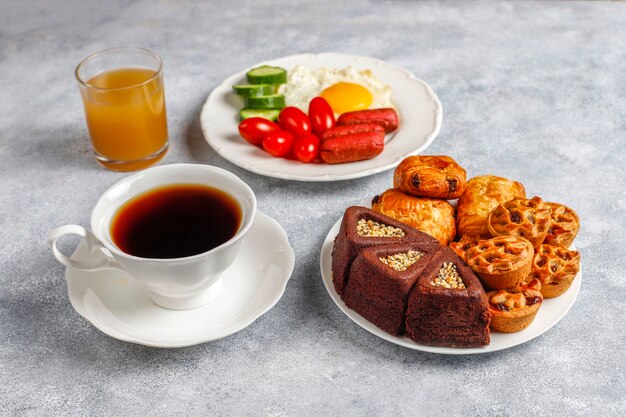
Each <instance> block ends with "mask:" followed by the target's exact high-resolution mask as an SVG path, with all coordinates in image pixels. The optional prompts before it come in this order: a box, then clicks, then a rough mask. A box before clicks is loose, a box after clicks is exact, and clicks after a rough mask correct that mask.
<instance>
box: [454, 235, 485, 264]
mask: <svg viewBox="0 0 626 417" xmlns="http://www.w3.org/2000/svg"><path fill="white" fill-rule="evenodd" d="M479 241H480V237H478V236H470V235H463V237H462V238H461V239H460V240H459V241H458V242H452V243H450V249H452V250H453V251H454V253H456V254H457V255H458V256H459V258H461V259H463V262H465V263H467V258H466V257H465V252H467V251H468V250H469V248H471V247H474V246H476V245H477V244H478V242H479Z"/></svg>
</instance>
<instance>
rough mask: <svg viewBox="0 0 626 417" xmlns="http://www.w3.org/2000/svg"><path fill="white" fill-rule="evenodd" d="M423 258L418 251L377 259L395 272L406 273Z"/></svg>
mask: <svg viewBox="0 0 626 417" xmlns="http://www.w3.org/2000/svg"><path fill="white" fill-rule="evenodd" d="M422 256H424V254H423V253H422V252H420V251H416V250H410V251H408V252H404V253H396V254H395V255H389V256H382V257H380V258H378V259H379V260H380V261H381V262H382V263H384V264H385V265H387V266H390V267H391V268H393V269H395V270H396V271H400V272H402V271H406V270H407V269H408V268H409V267H410V266H411V265H413V264H414V263H415V262H417V261H418V260H419V258H421V257H422Z"/></svg>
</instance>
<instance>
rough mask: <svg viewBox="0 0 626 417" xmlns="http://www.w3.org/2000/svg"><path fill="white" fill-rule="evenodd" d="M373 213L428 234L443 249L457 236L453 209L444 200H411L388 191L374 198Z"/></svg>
mask: <svg viewBox="0 0 626 417" xmlns="http://www.w3.org/2000/svg"><path fill="white" fill-rule="evenodd" d="M372 210H374V211H376V212H378V213H383V214H385V215H387V216H389V217H393V218H394V219H396V220H398V221H400V222H402V223H405V224H408V225H409V226H411V227H414V228H416V229H418V230H421V231H422V232H425V233H428V234H429V235H431V236H433V237H435V238H436V239H437V240H438V241H439V242H440V243H441V244H442V245H444V246H448V243H450V242H451V241H452V240H453V239H454V237H455V235H456V224H455V221H454V207H452V206H451V205H450V203H448V202H447V201H446V200H440V199H435V198H425V197H422V198H420V197H414V196H412V195H408V194H405V193H404V192H402V191H401V190H399V189H398V188H391V189H389V190H387V191H385V192H384V193H382V194H381V195H378V196H376V197H374V199H373V200H372Z"/></svg>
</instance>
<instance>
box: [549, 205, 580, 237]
mask: <svg viewBox="0 0 626 417" xmlns="http://www.w3.org/2000/svg"><path fill="white" fill-rule="evenodd" d="M544 204H545V205H546V206H548V207H549V208H550V209H551V210H552V224H551V225H550V228H549V229H548V234H547V235H546V238H545V240H544V243H548V244H551V245H563V246H565V247H566V248H569V247H570V245H571V244H572V242H574V239H575V238H576V234H578V229H579V228H580V221H579V220H578V215H577V214H576V212H575V211H574V210H572V209H571V208H569V207H567V206H564V205H563V204H559V203H544Z"/></svg>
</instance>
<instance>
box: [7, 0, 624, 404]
mask: <svg viewBox="0 0 626 417" xmlns="http://www.w3.org/2000/svg"><path fill="white" fill-rule="evenodd" d="M118 45H140V46H144V47H147V48H150V49H153V50H155V51H158V52H159V53H160V54H161V55H162V57H163V59H164V61H165V75H166V94H167V104H168V113H169V126H170V137H171V145H172V147H171V150H170V153H169V155H168V156H167V158H166V159H165V160H164V162H162V163H174V162H195V163H203V164H204V163H206V164H212V165H217V166H220V167H223V168H226V169H228V170H230V171H232V172H234V173H236V174H237V175H239V176H241V177H242V178H243V179H244V180H245V181H246V182H248V183H249V184H250V185H251V186H252V188H253V189H254V190H255V192H256V193H257V196H258V200H259V207H260V209H261V210H263V211H265V212H266V213H269V214H271V215H272V216H273V217H275V218H276V219H277V220H278V221H279V222H280V223H281V224H282V225H283V226H284V228H285V229H286V230H287V233H288V235H289V238H290V240H291V243H292V245H293V247H294V249H295V252H296V257H297V261H296V268H295V271H294V273H293V277H292V279H291V281H290V282H289V285H288V287H287V291H286V292H285V295H284V296H283V298H282V299H281V300H280V302H279V303H278V304H277V305H276V306H275V307H274V308H273V309H272V310H270V311H269V312H268V313H267V314H266V315H264V316H263V317H261V318H260V319H259V320H257V321H256V322H255V323H254V324H252V325H251V326H250V327H248V328H247V329H245V330H243V331H241V332H239V333H237V334H235V335H232V336H229V337H227V338H225V339H222V340H219V341H215V342H212V343H207V344H203V345H200V346H195V347H190V348H185V349H176V350H163V349H153V348H147V347H142V346H137V345H132V344H128V343H124V342H120V341H117V340H115V339H112V338H110V337H109V336H106V335H104V334H102V333H100V332H99V331H98V330H96V329H95V328H94V327H92V326H91V325H90V324H89V323H88V322H86V321H85V320H84V319H82V318H81V317H80V316H78V314H76V313H75V312H74V310H73V309H72V307H71V305H70V302H69V300H68V296H67V292H66V285H65V279H64V268H63V267H62V266H61V265H60V264H58V263H57V262H56V261H54V260H53V258H52V256H51V254H50V251H49V248H48V247H47V245H46V243H45V236H46V232H47V231H48V230H49V229H50V228H52V227H54V226H58V225H61V224H64V223H70V222H71V223H78V224H82V225H88V218H89V213H90V210H91V208H92V207H93V205H94V204H95V202H96V200H97V198H98V197H99V195H100V194H101V193H102V192H103V191H104V190H105V189H106V188H108V187H109V186H110V185H111V184H112V183H114V182H115V181H117V180H119V179H120V178H122V177H123V176H124V174H118V173H113V172H109V171H107V170H105V169H103V168H100V167H99V166H98V165H97V164H96V163H95V162H94V160H93V159H92V156H91V154H90V149H89V145H88V139H87V133H86V127H85V122H84V116H83V109H82V105H81V101H80V97H79V93H78V90H77V87H76V85H75V80H74V78H73V70H74V67H75V65H76V64H77V63H78V62H79V61H80V60H81V59H82V58H83V57H85V56H86V55H88V54H89V53H91V52H94V51H97V50H99V49H103V48H106V47H111V46H118ZM326 51H333V52H344V53H350V54H358V55H366V56H372V57H376V58H380V59H383V60H385V61H388V62H390V63H392V64H394V65H398V66H401V67H405V68H407V69H409V70H410V71H412V72H414V73H415V74H416V75H417V76H418V77H420V78H422V79H424V80H426V81H427V82H428V83H430V84H431V86H432V87H433V88H434V90H435V91H436V93H437V94H438V95H439V98H440V99H441V101H442V103H443V107H444V118H443V128H442V130H441V133H440V135H439V137H438V138H437V139H436V140H435V142H434V143H433V144H432V146H431V147H430V149H428V153H432V154H449V155H452V156H453V157H455V158H456V159H457V160H458V161H460V162H461V163H462V164H463V165H464V166H465V167H466V168H467V170H468V174H469V175H470V176H473V175H477V174H485V173H493V174H498V175H502V176H506V177H510V178H514V179H518V180H521V181H523V183H524V184H525V185H526V188H527V190H528V192H529V194H531V195H535V194H536V195H539V196H542V197H544V198H547V199H549V200H556V201H560V202H563V203H566V204H568V205H570V206H571V207H573V208H575V209H576V210H577V212H578V213H579V215H580V218H581V220H582V229H581V231H580V234H579V237H578V239H577V241H576V245H577V246H578V248H579V249H580V251H581V253H582V258H583V268H584V269H583V270H584V280H583V285H582V291H581V293H580V296H579V298H578V301H577V302H576V304H575V305H574V307H573V308H572V310H571V311H570V313H569V314H568V315H567V316H566V317H565V318H564V319H563V320H562V321H561V322H560V323H559V324H557V325H556V326H555V327H554V328H553V329H551V330H550V331H549V332H547V333H546V334H544V335H543V336H541V337H539V338H537V339H535V340H533V341H531V342H529V343H526V344H524V345H521V346H518V347H515V348H512V349H508V350H505V351H501V352H497V353H492V354H487V355H479V356H468V357H463V356H458V357H451V356H441V355H434V354H427V353H420V352H416V351H412V350H409V349H405V348H402V347H398V346H395V345H393V344H390V343H388V342H385V341H383V340H381V339H379V338H377V337H375V336H373V335H371V334H369V333H368V332H366V331H365V330H362V329H361V328H360V327H358V326H357V325H356V324H354V323H353V322H352V321H350V319H348V318H347V317H346V316H344V314H343V313H341V312H340V311H339V309H338V308H337V307H336V306H335V305H334V303H333V302H332V301H331V299H330V297H329V296H328V294H327V293H326V290H325V288H324V286H323V284H322V281H321V277H320V272H319V268H318V259H319V250H320V246H321V243H322V241H323V239H324V236H325V235H326V233H327V231H328V229H329V228H330V227H331V225H332V224H333V223H334V222H335V220H336V219H338V218H339V217H340V215H341V213H342V212H343V210H344V208H345V207H346V206H348V205H350V204H352V203H354V202H358V201H360V200H361V199H362V198H364V197H369V196H372V195H373V194H376V193H378V192H380V191H383V190H384V189H386V188H387V187H389V186H390V184H391V172H386V173H381V174H378V175H374V176H372V177H368V178H362V179H358V180H352V181H345V182H338V183H333V184H329V183H298V182H289V181H282V180H275V179H270V178H264V177H261V176H258V175H255V174H252V173H249V172H246V171H244V170H242V169H240V168H238V167H236V166H234V165H232V164H230V163H228V162H226V161H225V160H224V159H222V158H221V157H219V156H217V155H216V153H215V152H213V151H212V150H211V149H210V148H209V146H208V145H207V144H206V142H205V141H204V139H203V137H202V133H201V131H200V127H199V123H198V115H199V112H200V108H201V106H202V104H203V102H204V100H205V99H206V97H207V95H208V94H209V92H210V91H211V89H213V88H214V87H215V86H217V85H218V84H219V83H220V82H221V81H222V80H223V79H224V78H225V77H227V76H228V75H230V74H232V73H234V72H237V71H239V70H241V69H242V68H244V67H248V66H250V65H252V64H254V63H255V62H258V61H261V60H265V59H270V58H275V57H280V56H285V55H290V54H295V53H301V52H326ZM625 130H626V3H622V2H571V3H570V2H565V1H559V2H547V3H535V2H532V3H525V2H514V3H513V2H511V3H501V2H466V3H465V2H449V3H431V2H418V1H396V2H381V1H350V2H348V1H344V2H341V3H335V2H328V1H323V2H320V1H308V2H304V1H302V2H288V1H282V2H278V1H270V0H256V1H245V2H243V1H211V2H209V1H185V0H178V1H175V0H170V1H166V0H160V1H159V0H157V1H155V0H152V1H148V0H145V1H121V0H111V1H102V2H85V1H79V0H73V1H72V0H61V1H48V2H41V1H40V2H36V1H19V0H0V242H1V246H0V247H1V253H2V255H0V414H5V415H16V416H22V415H25V416H35V415H45V416H52V415H107V416H117V415H130V414H139V415H142V414H162V415H180V416H186V415H194V414H202V415H266V416H318V415H345V416H378V415H418V414H423V415H443V414H452V415H458V414H466V415H485V416H490V415H511V416H527V415H536V414H538V413H539V412H540V411H544V412H545V413H546V414H550V415H564V416H569V415H605V416H606V415H624V414H625V413H626V399H625V393H626V377H625V373H626V362H625V355H624V350H623V348H624V344H625V343H626V330H625V326H624V318H625V313H626V302H625V301H624V300H625V296H624V290H625V289H626V276H625V274H624V269H625V268H626V261H625V255H626V251H625V250H624V233H625V232H626V230H625V229H626V228H625V227H624V226H625V224H626V219H625V214H626V213H625V211H626V196H625V195H624V185H625V181H624V177H625V176H626V169H625V168H624V153H625V152H626V143H625V140H626V132H625Z"/></svg>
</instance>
